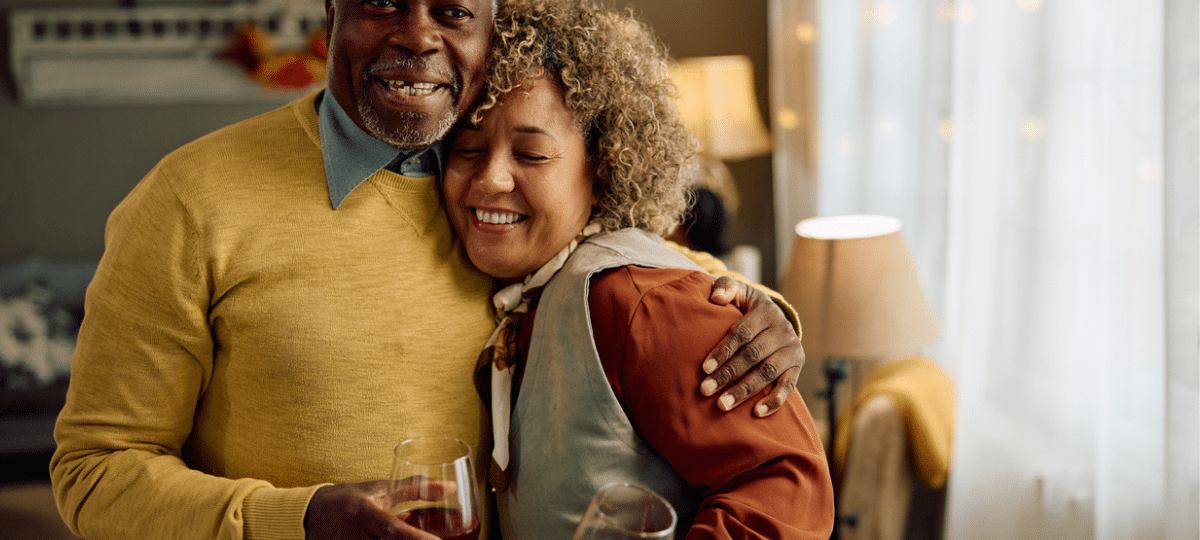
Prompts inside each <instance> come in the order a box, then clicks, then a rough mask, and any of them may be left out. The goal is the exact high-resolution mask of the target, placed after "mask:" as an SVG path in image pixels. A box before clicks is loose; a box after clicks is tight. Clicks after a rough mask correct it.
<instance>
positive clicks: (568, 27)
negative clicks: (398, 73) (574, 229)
mask: <svg viewBox="0 0 1200 540" xmlns="http://www.w3.org/2000/svg"><path fill="white" fill-rule="evenodd" d="M488 70H489V78H488V84H487V87H486V89H485V90H484V92H483V94H482V97H481V98H480V102H479V105H478V106H477V108H476V110H475V112H474V113H473V114H472V116H471V120H472V121H473V122H479V121H480V118H481V115H482V113H483V111H486V110H488V109H490V108H492V107H494V106H495V105H496V103H497V101H498V100H499V99H500V98H501V97H503V96H504V95H505V94H508V93H510V92H513V91H515V90H517V89H518V87H519V86H520V85H521V83H522V82H524V81H527V80H531V79H536V78H538V77H541V76H543V75H547V76H549V77H550V78H551V80H553V81H555V82H557V83H558V84H559V86H560V87H561V88H562V89H563V93H564V96H565V98H566V103H567V106H568V107H570V108H571V110H572V112H573V113H574V114H575V121H576V125H577V127H578V128H579V129H580V131H581V132H582V133H583V134H584V138H585V140H586V141H587V150H588V156H589V157H590V158H591V160H592V164H593V165H594V166H595V167H596V184H595V186H594V187H593V190H594V192H595V193H596V200H597V201H598V206H599V209H598V213H597V214H596V215H595V216H594V217H593V221H596V222H599V223H600V224H601V225H602V227H603V228H604V229H605V230H616V229H620V228H624V227H640V228H642V229H646V230H648V231H652V232H655V233H658V234H660V235H666V234H668V233H669V232H671V230H673V229H674V228H675V226H676V225H678V224H679V222H680V221H681V220H682V218H683V215H684V213H685V212H686V211H687V208H688V195H687V189H686V188H687V180H686V174H685V173H686V172H687V171H688V170H689V168H691V167H693V166H694V161H693V160H694V159H695V156H696V151H697V149H698V143H697V142H696V139H695V138H694V137H693V136H692V135H691V133H690V132H689V131H688V129H687V127H686V126H685V125H684V123H683V119H682V117H681V116H680V114H679V111H678V107H677V105H676V102H675V86H674V83H672V81H671V78H670V70H669V65H668V56H667V52H666V49H665V47H664V46H663V45H662V44H661V43H660V42H659V41H658V39H657V38H656V37H655V36H654V34H653V32H652V31H651V30H650V28H649V27H648V26H647V25H646V24H644V23H642V22H641V21H639V20H638V19H637V18H635V16H634V15H633V14H632V12H624V13H621V12H616V11H612V10H609V9H606V8H604V7H601V6H600V5H598V4H594V3H592V2H590V1H588V0H505V1H504V2H501V3H500V6H499V10H498V12H497V14H496V22H495V29H494V32H493V35H492V52H491V56H490V58H489V59H488Z"/></svg>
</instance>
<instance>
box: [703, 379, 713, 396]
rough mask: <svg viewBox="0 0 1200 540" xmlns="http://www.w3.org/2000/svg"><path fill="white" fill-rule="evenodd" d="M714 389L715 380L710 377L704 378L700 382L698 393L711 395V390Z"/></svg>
mask: <svg viewBox="0 0 1200 540" xmlns="http://www.w3.org/2000/svg"><path fill="white" fill-rule="evenodd" d="M716 391H717V381H714V380H712V379H704V381H703V382H701V383H700V393H701V394H704V395H705V396H706V397H707V396H711V395H713V392H716Z"/></svg>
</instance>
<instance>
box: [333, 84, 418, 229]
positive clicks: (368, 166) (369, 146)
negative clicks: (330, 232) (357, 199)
mask: <svg viewBox="0 0 1200 540" xmlns="http://www.w3.org/2000/svg"><path fill="white" fill-rule="evenodd" d="M317 117H318V131H319V132H320V134H321V155H322V157H323V158H324V159H325V179H326V182H327V183H328V184H329V202H330V203H331V204H332V205H333V208H334V209H335V210H336V209H337V208H338V207H339V206H341V205H342V201H345V200H346V197H348V196H350V193H351V192H353V191H354V190H355V189H356V188H357V187H358V186H360V185H362V183H363V182H365V181H366V180H367V179H368V178H370V177H371V175H373V174H375V173H377V172H379V171H380V170H382V169H387V170H389V171H392V172H395V173H397V174H401V175H404V176H410V177H414V178H421V177H427V176H441V174H442V145H441V144H435V145H433V146H429V147H426V148H419V149H416V150H398V149H396V147H394V146H392V145H390V144H388V143H385V142H383V141H381V140H379V139H376V138H375V137H372V136H371V135H370V134H368V133H367V132H365V131H363V130H362V128H360V127H358V124H355V123H354V120H351V119H350V115H348V114H346V111H344V110H342V107H341V106H340V105H339V104H338V102H337V100H336V99H333V96H331V95H330V94H329V91H328V90H326V91H325V92H324V93H322V94H321V95H320V96H318V98H317Z"/></svg>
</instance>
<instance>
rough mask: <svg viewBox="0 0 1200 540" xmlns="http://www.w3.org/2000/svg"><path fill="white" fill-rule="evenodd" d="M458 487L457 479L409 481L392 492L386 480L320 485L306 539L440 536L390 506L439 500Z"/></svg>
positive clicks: (419, 539)
mask: <svg viewBox="0 0 1200 540" xmlns="http://www.w3.org/2000/svg"><path fill="white" fill-rule="evenodd" d="M453 490H454V484H453V483H449V484H447V483H444V482H418V481H412V482H408V483H407V484H405V485H404V486H402V487H401V488H400V489H397V490H396V491H394V492H392V493H391V494H389V493H388V483H387V481H385V480H376V481H373V482H361V483H358V484H336V485H332V486H324V487H321V488H319V489H317V492H316V493H314V494H313V497H312V499H311V500H309V502H308V512H307V513H305V515H304V531H305V535H304V537H305V538H306V540H359V539H364V538H378V539H379V540H439V539H438V537H437V536H434V535H432V534H429V533H427V532H424V531H421V530H419V529H417V528H416V527H413V526H411V525H408V524H407V523H404V522H402V521H400V518H398V517H396V516H394V515H392V513H391V512H389V511H388V510H389V509H390V508H391V507H392V506H394V505H395V504H396V503H398V502H400V501H406V500H415V499H417V498H421V499H426V500H437V499H441V498H443V497H444V496H445V495H447V494H449V493H451V492H452V491H453Z"/></svg>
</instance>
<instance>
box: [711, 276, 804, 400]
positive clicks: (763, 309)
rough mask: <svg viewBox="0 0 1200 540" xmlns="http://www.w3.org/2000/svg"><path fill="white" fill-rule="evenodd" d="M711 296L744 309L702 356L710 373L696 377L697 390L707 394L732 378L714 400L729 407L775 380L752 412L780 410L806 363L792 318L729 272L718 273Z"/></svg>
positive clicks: (723, 385)
mask: <svg viewBox="0 0 1200 540" xmlns="http://www.w3.org/2000/svg"><path fill="white" fill-rule="evenodd" d="M709 300H710V301H711V302H713V303H714V304H719V305H727V304H733V305H734V306H736V307H737V308H738V309H740V310H742V313H745V314H746V315H745V316H744V317H742V318H741V320H739V321H738V322H737V323H735V324H734V325H733V327H732V328H730V329H729V333H727V334H726V335H725V337H724V339H722V340H721V342H720V343H718V344H717V347H716V348H715V349H713V350H712V352H710V353H709V355H708V358H707V359H705V360H704V364H703V366H702V367H703V369H704V372H705V373H708V374H709V376H708V377H706V378H705V379H704V380H703V381H701V382H700V392H701V393H702V394H704V395H706V396H711V395H713V394H716V393H717V391H718V390H721V389H722V388H726V386H727V385H729V384H730V383H732V382H735V381H736V382H737V384H736V385H735V386H733V387H731V388H729V389H728V390H727V391H726V392H725V393H724V394H722V395H721V397H720V398H718V399H717V406H719V407H720V408H721V409H722V410H725V411H729V410H732V409H733V408H734V407H737V406H738V405H741V404H742V403H743V402H744V401H746V400H747V399H749V398H750V396H753V395H755V394H757V393H758V392H759V391H761V390H762V389H763V388H766V387H768V386H770V385H771V384H774V389H773V390H772V392H771V393H770V394H769V395H767V396H766V397H764V398H762V399H760V400H759V401H758V403H756V404H755V405H754V414H756V415H758V416H760V417H762V416H768V415H770V414H772V413H774V412H775V411H777V410H779V408H780V407H782V406H783V402H784V400H786V399H787V396H788V394H790V393H792V391H793V390H795V389H796V381H797V380H798V379H799V378H800V368H801V367H803V366H804V348H803V347H802V346H801V345H800V338H799V337H798V336H797V335H796V330H795V328H793V327H792V323H791V322H790V321H789V320H788V318H787V317H786V316H785V315H784V314H783V310H781V309H779V306H777V305H775V302H773V301H772V300H771V297H769V296H767V294H766V293H764V292H762V291H760V290H758V289H756V288H754V287H751V286H749V285H746V284H745V283H742V282H740V281H737V280H734V279H730V278H727V277H721V278H717V282H716V283H715V284H714V285H713V292H712V295H711V296H710V297H709ZM751 370H753V371H751Z"/></svg>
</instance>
